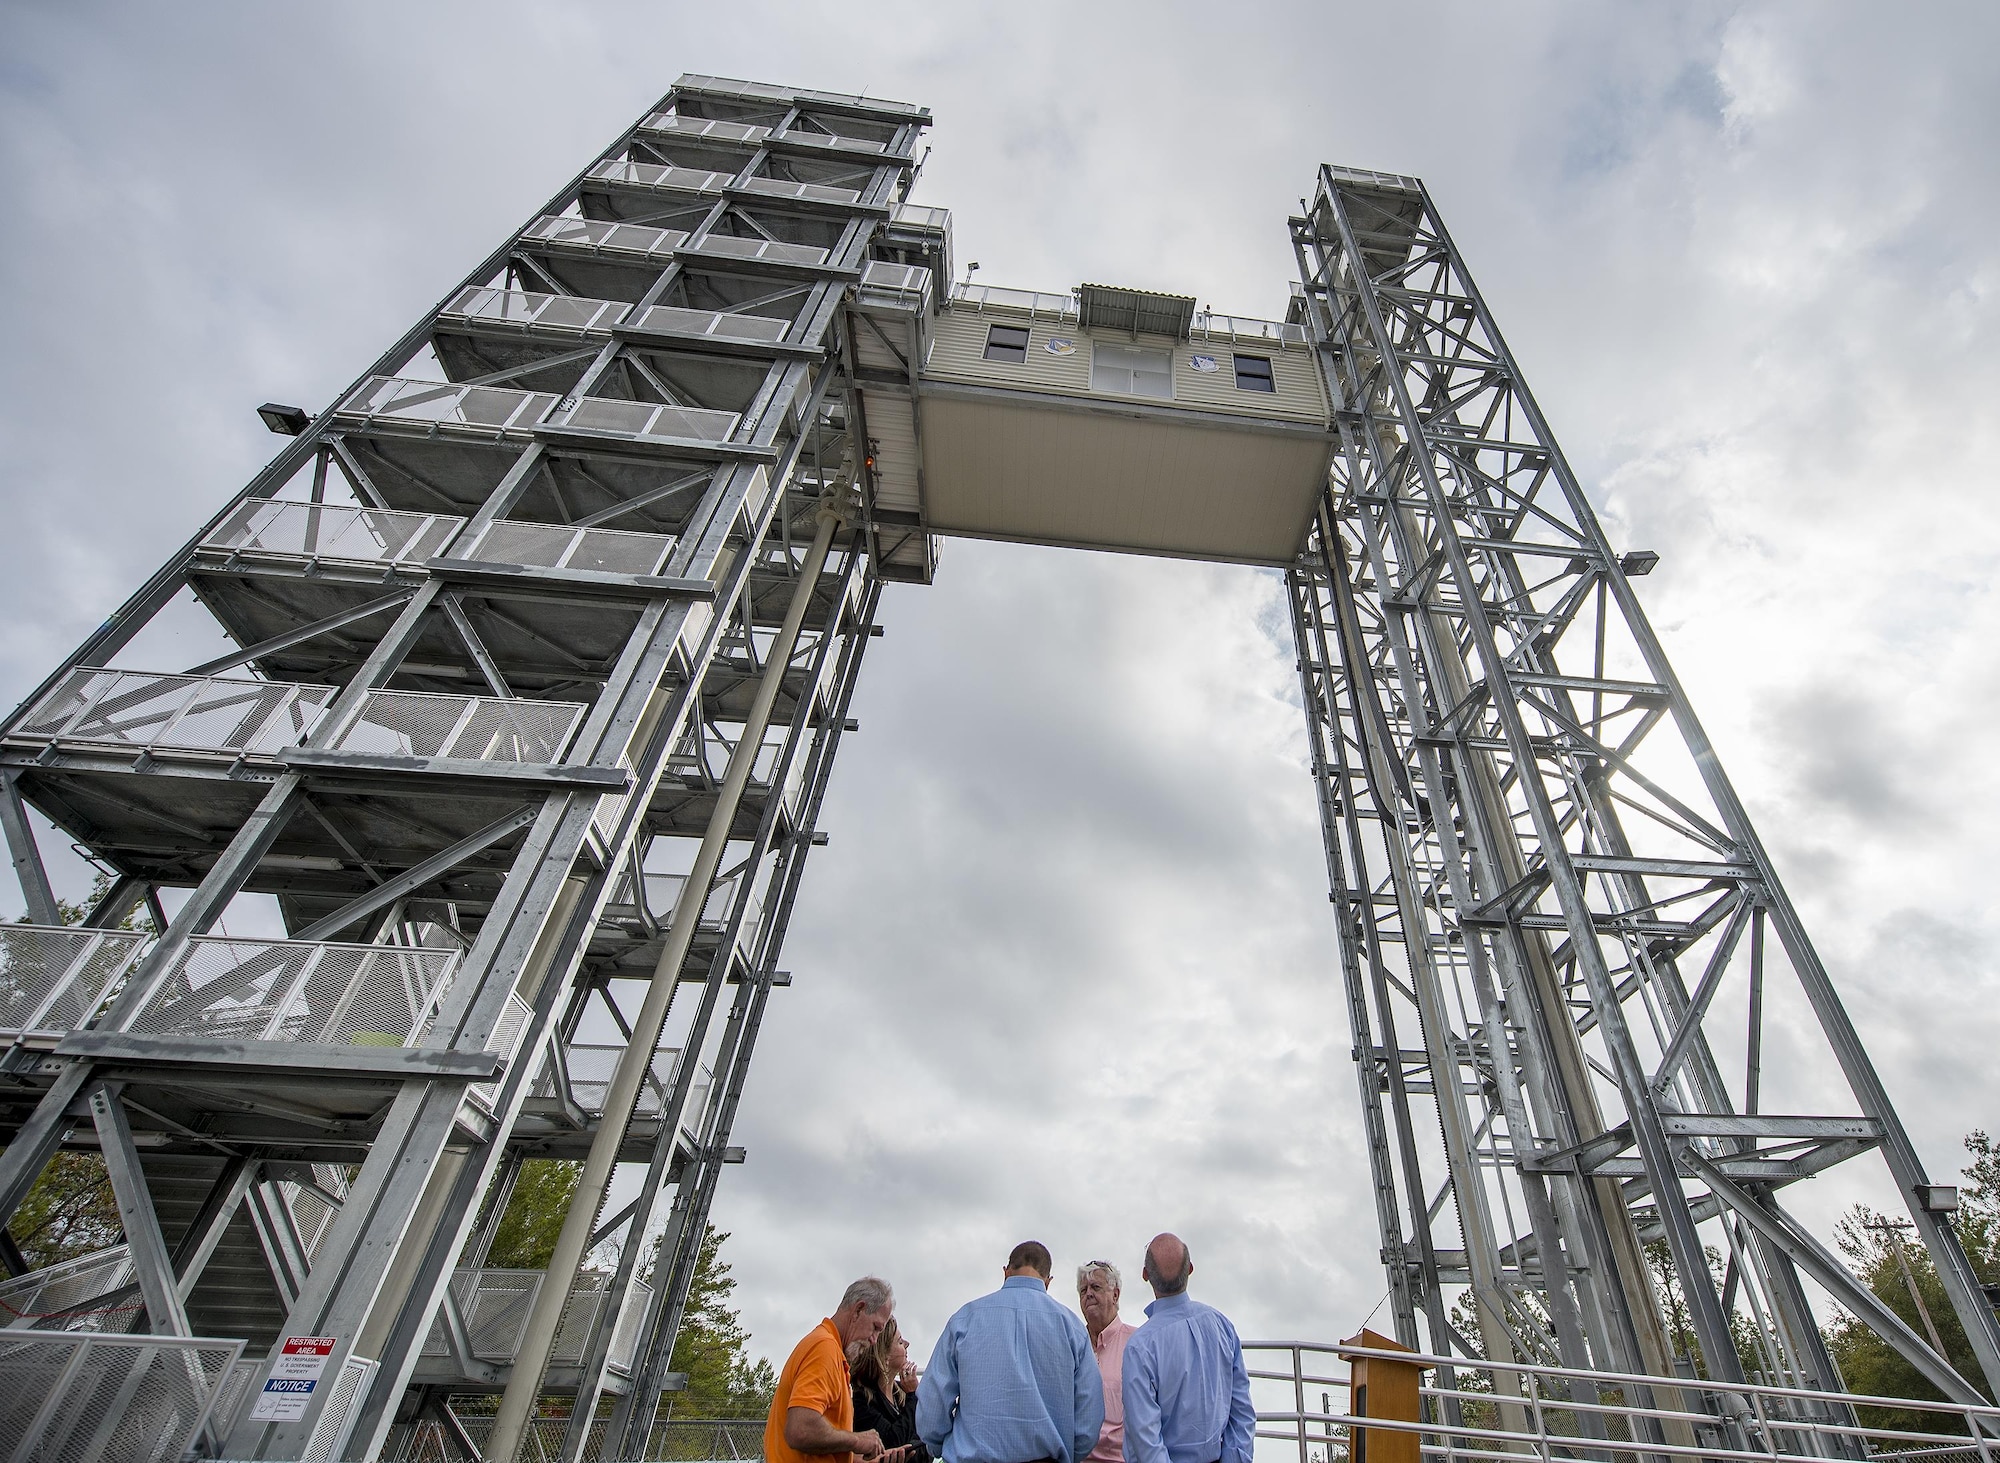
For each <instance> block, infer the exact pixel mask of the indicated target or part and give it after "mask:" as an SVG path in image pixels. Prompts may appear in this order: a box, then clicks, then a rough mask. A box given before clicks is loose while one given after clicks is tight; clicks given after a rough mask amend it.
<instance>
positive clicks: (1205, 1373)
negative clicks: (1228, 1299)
mask: <svg viewBox="0 0 2000 1463" xmlns="http://www.w3.org/2000/svg"><path fill="white" fill-rule="evenodd" d="M1142 1273H1143V1274H1144V1275H1145V1277H1146V1279H1147V1280H1148V1281H1150V1282H1151V1283H1152V1286H1153V1295H1154V1297H1155V1299H1154V1301H1153V1303H1152V1304H1151V1305H1149V1306H1147V1307H1146V1324H1145V1325H1143V1326H1141V1327H1140V1328H1139V1329H1138V1330H1137V1331H1134V1332H1133V1333H1132V1339H1131V1340H1129V1341H1127V1342H1126V1343H1125V1388H1124V1391H1125V1463H1250V1449H1251V1446H1252V1440H1253V1438H1254V1437H1255V1435H1256V1431H1257V1414H1256V1413H1255V1412H1254V1411H1253V1410H1252V1409H1251V1406H1250V1372H1249V1370H1248V1368H1246V1367H1245V1366H1244V1365H1243V1343H1242V1342H1241V1341H1239V1340H1237V1338H1236V1328H1235V1327H1234V1326H1232V1325H1230V1324H1229V1318H1228V1317H1227V1316H1225V1315H1223V1314H1222V1312H1221V1311H1218V1310H1216V1309H1215V1307H1213V1306H1205V1305H1203V1304H1202V1303H1201V1302H1200V1301H1197V1300H1190V1299H1189V1298H1188V1293H1187V1283H1188V1276H1190V1275H1192V1274H1194V1260H1193V1258H1192V1257H1191V1256H1190V1255H1189V1254H1188V1247H1187V1246H1186V1245H1184V1244H1182V1243H1181V1241H1180V1239H1179V1237H1178V1236H1175V1235H1171V1234H1163V1235H1160V1236H1159V1237H1158V1238H1157V1239H1155V1240H1154V1241H1153V1242H1152V1243H1151V1244H1150V1245H1148V1246H1146V1268H1145V1270H1144V1271H1143V1272H1142Z"/></svg>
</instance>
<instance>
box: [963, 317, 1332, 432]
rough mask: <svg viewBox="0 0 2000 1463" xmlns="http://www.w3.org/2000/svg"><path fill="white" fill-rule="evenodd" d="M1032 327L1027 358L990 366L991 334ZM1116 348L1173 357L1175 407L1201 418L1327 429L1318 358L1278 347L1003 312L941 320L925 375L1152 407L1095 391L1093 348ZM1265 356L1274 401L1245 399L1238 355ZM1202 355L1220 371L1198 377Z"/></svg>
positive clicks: (1258, 396)
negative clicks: (1066, 348) (1092, 327)
mask: <svg viewBox="0 0 2000 1463" xmlns="http://www.w3.org/2000/svg"><path fill="white" fill-rule="evenodd" d="M993 325H1016V326H1018V325H1026V326H1027V327H1028V358H1027V359H1026V360H1025V361H1022V362H1019V363H1018V364H1017V363H1015V362H1012V361H989V360H987V359H985V350H986V339H987V330H988V327H990V326H993ZM1052 339H1061V340H1070V341H1074V342H1075V343H1076V351H1075V353H1074V354H1073V355H1051V354H1050V353H1049V350H1048V343H1049V341H1050V340H1052ZM1096 339H1102V340H1105V341H1108V342H1110V343H1111V344H1113V345H1131V344H1138V345H1140V346H1151V347H1153V348H1156V349H1169V350H1171V351H1172V353H1173V358H1174V401H1175V404H1176V405H1178V406H1183V407H1191V408H1193V409H1195V410H1199V411H1222V412H1228V413H1230V414H1231V415H1234V416H1248V417H1261V418H1263V419H1265V420H1279V421H1291V422H1311V423H1312V424H1313V425H1315V426H1325V425H1326V424H1327V422H1328V414H1327V409H1326V393H1325V391H1324V389H1323V388H1322V385H1321V382H1320V376H1319V368H1318V366H1317V364H1316V363H1315V362H1314V360H1313V355H1312V352H1311V350H1309V349H1307V348H1305V347H1301V346H1293V347H1290V348H1280V347H1279V346H1277V344H1276V343H1275V342H1271V343H1265V342H1259V343H1258V344H1257V345H1254V346H1252V345H1247V344H1246V345H1241V346H1236V345H1231V344H1229V343H1228V342H1226V341H1195V342H1193V343H1186V342H1181V343H1176V342H1173V341H1170V340H1167V339H1166V338H1165V337H1154V336H1142V337H1140V338H1139V339H1138V340H1137V341H1136V342H1135V341H1134V340H1133V338H1132V337H1131V336H1129V335H1122V334H1119V333H1118V332H1115V331H1102V332H1088V331H1082V330H1078V329H1077V328H1076V326H1075V325H1074V324H1073V323H1069V322H1063V323H1057V322H1053V321H1048V320H1034V321H1030V320H1028V319H1027V318H1026V317H1025V316H1021V315H1010V314H1005V313H1002V312H1000V311H990V312H987V311H976V310H967V309H957V310H947V311H945V312H944V313H943V314H941V315H939V316H938V317H937V320H936V323H935V325H934V327H933V330H932V343H931V348H930V359H929V360H928V362H927V363H926V364H925V367H924V374H925V375H926V376H929V377H934V378H936V379H938V380H944V381H959V382H964V383H966V384H967V385H978V386H998V387H1011V388H1013V389H1015V390H1021V391H1044V392H1050V393H1053V394H1056V395H1064V396H1090V397H1097V398H1099V399H1103V400H1111V401H1151V400H1154V398H1150V397H1125V396H1115V395H1112V394H1111V393H1108V392H1094V391H1092V390H1091V388H1090V353H1091V348H1092V345H1093V342H1094V340H1096ZM1237 352H1241V353H1242V354H1244V355H1260V356H1265V357H1267V358H1268V359H1269V360H1270V362H1271V380H1272V384H1273V385H1274V386H1275V387H1276V388H1277V390H1276V391H1275V392H1273V393H1270V394H1266V393H1264V392H1259V391H1241V390H1238V389H1237V386H1236V372H1235V363H1234V361H1233V360H1232V359H1231V357H1232V355H1233V354H1235V353H1237ZM1196 355H1207V356H1212V357H1214V359H1215V361H1216V366H1217V369H1216V370H1214V371H1211V372H1204V371H1197V370H1195V369H1194V367H1193V366H1192V365H1191V364H1190V361H1191V359H1192V358H1193V357H1194V356H1196Z"/></svg>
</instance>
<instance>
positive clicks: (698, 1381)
mask: <svg viewBox="0 0 2000 1463" xmlns="http://www.w3.org/2000/svg"><path fill="white" fill-rule="evenodd" d="M728 1238H729V1232H728V1231H727V1230H720V1229H717V1228H716V1227H715V1226H714V1225H712V1224H711V1225H709V1226H708V1227H707V1228H706V1229H705V1230H703V1231H702V1236H701V1249H700V1250H699V1251H698V1252H697V1253H696V1255H695V1263H694V1277H693V1279H692V1280H691V1281H690V1282H689V1284H688V1298H687V1309H686V1311H685V1313H684V1314H683V1315H682V1317H681V1329H680V1331H679V1332H678V1334H676V1335H675V1337H674V1350H673V1356H672V1358H671V1359H670V1360H669V1361H668V1363H667V1365H668V1367H669V1368H670V1369H671V1370H673V1371H677V1372H686V1373H687V1379H688V1384H687V1390H686V1391H685V1392H683V1393H681V1394H680V1395H679V1397H678V1398H677V1399H673V1400H672V1401H670V1406H671V1407H673V1409H674V1410H676V1411H680V1412H682V1413H684V1414H686V1415H688V1416H691V1417H762V1416H763V1415H764V1414H765V1413H766V1412H768V1411H769V1410H770V1407H771V1398H772V1396H773V1395H774V1394H775V1393H776V1392H777V1390H778V1376H777V1373H776V1372H774V1371H772V1370H771V1363H770V1361H769V1360H768V1359H767V1358H765V1357H761V1356H760V1357H758V1358H757V1360H756V1361H754V1362H753V1361H751V1360H750V1356H749V1351H748V1343H749V1340H750V1335H749V1333H748V1332H747V1331H745V1330H744V1329H743V1321H742V1317H741V1316H740V1315H738V1313H737V1311H736V1308H735V1307H734V1306H732V1305H730V1304H729V1297H730V1295H731V1294H732V1293H733V1292H734V1291H735V1289H736V1278H735V1277H734V1276H733V1275H731V1274H730V1273H729V1264H728V1262H727V1261H725V1260H724V1259H723V1258H722V1243H723V1241H724V1240H726V1239H728Z"/></svg>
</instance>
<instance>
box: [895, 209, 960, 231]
mask: <svg viewBox="0 0 2000 1463" xmlns="http://www.w3.org/2000/svg"><path fill="white" fill-rule="evenodd" d="M889 222H890V223H892V224H896V225H898V226H900V227H902V228H906V229H938V230H941V231H943V232H946V233H949V232H950V231H951V210H950V209H948V208H928V207H926V206H925V205H923V204H921V203H899V204H897V205H896V207H895V208H894V209H893V210H892V211H891V212H890V214H889Z"/></svg>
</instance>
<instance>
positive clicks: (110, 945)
mask: <svg viewBox="0 0 2000 1463" xmlns="http://www.w3.org/2000/svg"><path fill="white" fill-rule="evenodd" d="M148 938H149V937H148V936H147V935H145V934H143V933H141V932H139V931H135V930H80V929H73V928H72V929H56V928H52V927H50V926H47V925H0V1037H12V1038H14V1039H15V1040H16V1041H19V1040H20V1039H22V1038H23V1037H26V1036H31V1035H33V1036H57V1035H63V1034H65V1033H68V1032H71V1031H74V1030H76V1029H77V1028H78V1027H79V1026H81V1025H83V1024H84V1022H86V1021H88V1020H89V1019H90V1018H91V1017H92V1016H94V1015H96V1014H97V1011H98V1008H99V1007H101V1006H102V1005H103V1004H104V1001H105V998H106V996H107V995H108V994H109V993H110V991H111V988H112V986H113V985H115V984H116V983H117V981H118V980H119V978H120V977H121V976H123V975H124V974H125V972H126V971H128V970H130V969H131V968H132V962H133V961H134V960H136V959H137V958H138V956H139V950H140V947H142V946H143V945H144V944H145V943H146V941H147V939H148ZM5 1324H6V1321H5V1319H4V1318H0V1325H5Z"/></svg>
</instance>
